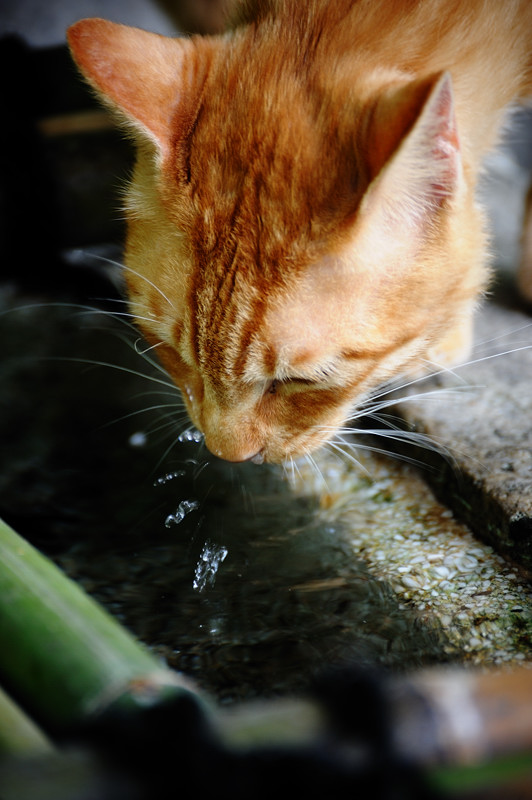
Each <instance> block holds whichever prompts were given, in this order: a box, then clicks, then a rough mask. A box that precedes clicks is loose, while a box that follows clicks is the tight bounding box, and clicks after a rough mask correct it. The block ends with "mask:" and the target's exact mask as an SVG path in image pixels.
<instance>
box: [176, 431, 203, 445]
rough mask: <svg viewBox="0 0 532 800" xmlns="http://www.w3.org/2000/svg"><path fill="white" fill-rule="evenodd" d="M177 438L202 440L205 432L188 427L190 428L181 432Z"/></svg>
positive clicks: (187, 440) (185, 440)
mask: <svg viewBox="0 0 532 800" xmlns="http://www.w3.org/2000/svg"><path fill="white" fill-rule="evenodd" d="M177 439H178V441H180V442H201V441H202V439H203V434H202V432H201V431H198V430H196V428H188V430H186V431H183V433H180V434H179V436H178V437H177Z"/></svg>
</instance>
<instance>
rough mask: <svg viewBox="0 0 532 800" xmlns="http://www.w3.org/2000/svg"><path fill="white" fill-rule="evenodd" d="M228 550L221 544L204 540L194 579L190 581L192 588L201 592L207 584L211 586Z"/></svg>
mask: <svg viewBox="0 0 532 800" xmlns="http://www.w3.org/2000/svg"><path fill="white" fill-rule="evenodd" d="M228 552H229V551H228V550H227V547H224V546H223V545H221V544H214V543H213V542H211V541H210V540H207V541H206V542H205V544H204V545H203V550H202V551H201V554H200V557H199V561H198V563H197V564H196V571H195V573H194V581H193V583H192V586H193V587H194V589H197V590H198V591H199V592H202V591H203V590H204V589H205V586H206V585H207V584H210V585H211V586H213V584H214V581H215V579H216V573H217V572H218V569H219V567H220V564H221V563H222V561H224V559H225V557H226V556H227V553H228Z"/></svg>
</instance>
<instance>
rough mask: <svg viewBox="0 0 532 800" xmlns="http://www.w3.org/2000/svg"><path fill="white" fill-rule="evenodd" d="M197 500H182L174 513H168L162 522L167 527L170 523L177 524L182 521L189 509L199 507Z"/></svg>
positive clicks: (192, 509) (193, 509)
mask: <svg viewBox="0 0 532 800" xmlns="http://www.w3.org/2000/svg"><path fill="white" fill-rule="evenodd" d="M199 505H200V504H199V501H198V500H182V501H181V502H180V503H179V505H178V507H177V509H176V511H175V513H174V514H168V516H167V517H166V519H165V521H164V524H165V525H166V527H167V528H170V526H171V525H179V523H180V522H183V520H184V519H185V517H186V515H187V514H190V512H191V511H195V509H196V508H199Z"/></svg>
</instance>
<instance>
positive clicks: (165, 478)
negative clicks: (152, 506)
mask: <svg viewBox="0 0 532 800" xmlns="http://www.w3.org/2000/svg"><path fill="white" fill-rule="evenodd" d="M183 475H186V472H185V471H184V470H182V469H178V470H176V471H175V472H167V473H166V475H161V476H160V477H159V478H157V480H156V481H154V483H153V485H154V486H164V484H165V483H168V481H173V480H174V479H175V478H181V477H182V476H183Z"/></svg>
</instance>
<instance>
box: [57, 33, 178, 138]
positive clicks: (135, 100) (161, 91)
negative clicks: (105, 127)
mask: <svg viewBox="0 0 532 800" xmlns="http://www.w3.org/2000/svg"><path fill="white" fill-rule="evenodd" d="M67 38H68V43H69V45H70V49H71V52H72V56H73V58H74V60H75V61H76V63H77V65H78V66H79V68H80V70H81V71H82V73H83V74H84V76H85V77H86V78H87V80H88V81H89V82H90V83H91V84H92V86H94V88H95V89H96V90H97V91H98V93H99V94H100V95H102V96H103V99H104V100H105V101H107V102H108V103H110V105H111V106H112V107H114V108H115V109H118V110H119V111H121V112H122V113H123V114H125V116H126V117H127V118H128V119H129V121H132V122H133V123H134V124H135V125H136V127H137V129H139V130H140V131H141V132H143V133H144V134H145V135H147V136H148V137H149V138H150V139H152V141H154V142H155V144H156V145H157V146H158V147H159V148H160V149H161V150H162V151H165V150H167V149H168V147H169V145H170V142H171V140H172V131H171V122H172V117H173V115H174V112H175V110H176V107H177V105H178V103H179V101H180V88H181V82H182V72H183V64H184V61H185V56H186V53H187V52H188V51H190V50H191V49H192V44H191V43H190V42H189V41H185V40H180V39H169V38H166V37H164V36H159V35H158V34H154V33H148V32H146V31H142V30H139V29H137V28H130V27H128V26H126V25H118V24H116V23H114V22H108V21H107V20H103V19H84V20H80V21H79V22H77V23H75V24H74V25H72V26H71V27H70V28H69V29H68V32H67Z"/></svg>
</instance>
